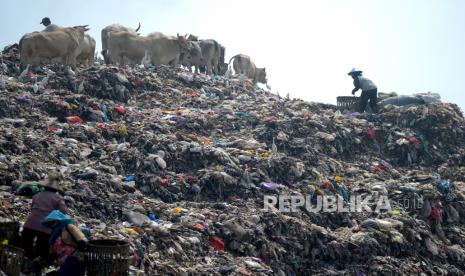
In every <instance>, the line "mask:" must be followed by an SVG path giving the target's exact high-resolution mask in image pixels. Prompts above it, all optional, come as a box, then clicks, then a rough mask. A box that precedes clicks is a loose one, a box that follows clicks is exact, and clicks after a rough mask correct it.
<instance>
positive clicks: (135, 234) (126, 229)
mask: <svg viewBox="0 0 465 276" xmlns="http://www.w3.org/2000/svg"><path fill="white" fill-rule="evenodd" d="M124 231H126V233H128V234H129V235H133V236H139V233H138V232H137V231H136V230H134V229H133V228H129V227H127V228H124Z"/></svg>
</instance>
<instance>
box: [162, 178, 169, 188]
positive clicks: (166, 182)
mask: <svg viewBox="0 0 465 276" xmlns="http://www.w3.org/2000/svg"><path fill="white" fill-rule="evenodd" d="M169 183H170V181H169V180H168V178H162V179H160V184H161V185H163V186H168V184H169Z"/></svg>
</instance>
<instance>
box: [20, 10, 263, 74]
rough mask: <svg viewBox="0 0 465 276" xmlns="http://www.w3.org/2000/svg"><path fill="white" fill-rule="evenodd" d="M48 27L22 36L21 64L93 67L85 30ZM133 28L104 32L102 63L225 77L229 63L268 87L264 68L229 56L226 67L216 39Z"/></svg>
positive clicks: (92, 51) (91, 41)
mask: <svg viewBox="0 0 465 276" xmlns="http://www.w3.org/2000/svg"><path fill="white" fill-rule="evenodd" d="M41 24H44V25H45V26H46V28H45V29H44V30H43V31H40V32H33V33H27V34H25V35H24V36H23V37H22V38H21V40H20V42H19V49H20V58H21V63H22V64H25V65H26V64H30V65H33V66H37V65H42V64H50V63H59V64H64V65H68V66H73V67H74V66H75V65H76V64H78V63H79V64H81V65H83V66H91V65H92V64H93V63H94V56H95V40H94V39H93V38H92V37H91V36H90V35H88V34H86V33H85V32H86V31H88V30H89V28H87V27H88V26H87V25H84V26H74V27H60V26H57V25H55V24H51V22H50V19H48V18H44V19H43V20H42V22H41ZM139 29H140V23H139V26H138V27H137V28H136V29H133V28H128V27H125V26H122V25H119V24H112V25H109V26H107V27H105V28H103V29H102V32H101V38H102V51H101V54H102V56H103V58H104V61H105V63H106V64H115V65H124V64H152V65H155V66H160V65H171V66H180V65H182V66H185V67H187V68H189V70H191V69H192V67H194V70H195V72H196V73H199V72H203V73H206V74H209V75H213V74H215V75H224V74H225V73H226V71H227V69H228V66H229V64H230V63H231V62H233V64H232V65H233V68H234V70H235V72H236V74H242V75H245V76H246V77H247V78H250V79H252V80H253V82H254V83H257V82H261V83H266V82H267V80H266V71H265V68H258V67H256V66H255V64H254V63H253V62H252V61H251V59H250V57H248V56H246V55H236V56H233V57H232V58H231V59H230V61H229V63H225V48H224V47H223V46H222V45H220V44H219V43H218V42H217V41H216V40H214V39H198V37H196V36H194V35H189V36H187V35H186V36H180V35H179V34H178V35H176V36H170V35H166V34H163V33H160V32H152V33H149V34H148V35H146V36H143V35H140V34H139V33H138V31H139Z"/></svg>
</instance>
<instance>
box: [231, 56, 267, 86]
mask: <svg viewBox="0 0 465 276" xmlns="http://www.w3.org/2000/svg"><path fill="white" fill-rule="evenodd" d="M232 60H234V62H233V68H234V71H235V72H236V74H240V75H245V76H246V77H247V78H249V79H252V80H253V82H254V83H255V84H256V83H257V82H260V83H264V84H266V83H267V79H266V71H265V68H257V66H255V63H253V61H252V60H251V59H250V57H249V56H246V55H243V54H239V55H235V56H233V57H232V58H231V59H230V60H229V64H231V61H232Z"/></svg>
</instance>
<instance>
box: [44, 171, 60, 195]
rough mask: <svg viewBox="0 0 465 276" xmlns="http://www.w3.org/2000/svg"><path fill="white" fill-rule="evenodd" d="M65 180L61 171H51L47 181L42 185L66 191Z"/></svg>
mask: <svg viewBox="0 0 465 276" xmlns="http://www.w3.org/2000/svg"><path fill="white" fill-rule="evenodd" d="M63 180H64V177H63V175H62V174H61V173H59V172H55V171H51V172H49V173H48V177H47V180H46V182H45V183H43V184H42V186H44V187H47V188H50V189H53V190H56V191H58V192H64V190H63Z"/></svg>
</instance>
